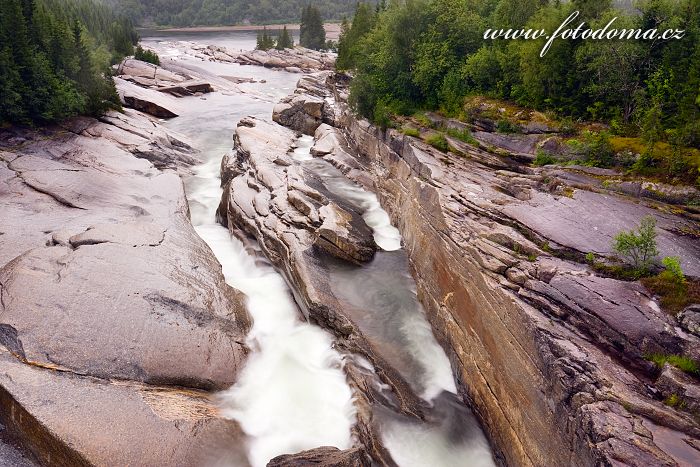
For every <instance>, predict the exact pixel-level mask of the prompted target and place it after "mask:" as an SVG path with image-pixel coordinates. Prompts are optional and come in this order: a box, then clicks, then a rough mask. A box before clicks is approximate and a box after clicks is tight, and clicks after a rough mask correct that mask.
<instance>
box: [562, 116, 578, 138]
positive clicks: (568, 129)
mask: <svg viewBox="0 0 700 467" xmlns="http://www.w3.org/2000/svg"><path fill="white" fill-rule="evenodd" d="M559 133H560V134H562V135H564V136H573V135H575V134H576V123H575V122H574V119H573V118H571V117H564V118H562V119H561V121H560V122H559Z"/></svg>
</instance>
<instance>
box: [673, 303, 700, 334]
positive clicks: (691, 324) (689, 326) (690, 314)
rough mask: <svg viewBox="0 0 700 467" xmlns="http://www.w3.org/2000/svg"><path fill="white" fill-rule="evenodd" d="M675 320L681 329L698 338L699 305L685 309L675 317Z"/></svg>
mask: <svg viewBox="0 0 700 467" xmlns="http://www.w3.org/2000/svg"><path fill="white" fill-rule="evenodd" d="M676 318H678V322H679V323H680V325H681V326H682V327H683V329H685V330H686V331H688V332H690V333H693V334H695V335H696V336H698V337H700V305H698V304H695V305H690V306H688V307H686V308H685V309H683V311H681V312H680V313H678V315H676Z"/></svg>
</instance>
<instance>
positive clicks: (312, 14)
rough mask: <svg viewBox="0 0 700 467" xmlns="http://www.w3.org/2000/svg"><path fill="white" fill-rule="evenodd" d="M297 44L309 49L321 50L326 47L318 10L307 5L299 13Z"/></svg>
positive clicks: (324, 33)
mask: <svg viewBox="0 0 700 467" xmlns="http://www.w3.org/2000/svg"><path fill="white" fill-rule="evenodd" d="M299 44H300V45H302V46H303V47H307V48H309V49H314V50H321V49H323V48H325V46H326V31H325V29H324V28H323V19H322V18H321V12H320V11H319V10H318V8H316V7H314V6H311V5H307V6H306V7H304V8H303V9H302V11H301V24H300V26H299Z"/></svg>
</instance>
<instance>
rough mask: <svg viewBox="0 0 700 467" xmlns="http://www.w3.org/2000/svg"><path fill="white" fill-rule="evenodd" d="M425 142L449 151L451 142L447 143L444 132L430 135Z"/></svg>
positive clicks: (443, 150)
mask: <svg viewBox="0 0 700 467" xmlns="http://www.w3.org/2000/svg"><path fill="white" fill-rule="evenodd" d="M425 142H426V143H428V144H429V145H431V146H432V147H434V148H435V149H437V150H439V151H442V152H447V151H448V149H449V144H447V140H446V139H445V135H443V134H442V133H436V134H434V135H431V136H428V137H427V138H426V139H425Z"/></svg>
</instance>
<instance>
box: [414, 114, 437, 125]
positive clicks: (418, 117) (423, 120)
mask: <svg viewBox="0 0 700 467" xmlns="http://www.w3.org/2000/svg"><path fill="white" fill-rule="evenodd" d="M413 119H414V120H415V121H417V122H418V123H419V124H420V125H421V126H424V127H426V128H432V127H433V122H431V121H430V119H429V118H428V116H427V115H425V114H424V113H423V112H416V113H414V114H413Z"/></svg>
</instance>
